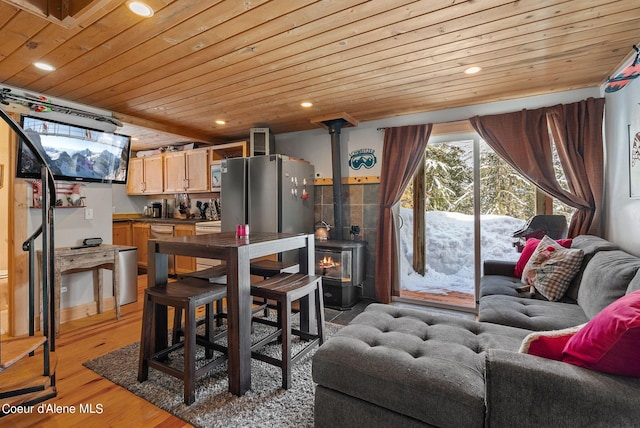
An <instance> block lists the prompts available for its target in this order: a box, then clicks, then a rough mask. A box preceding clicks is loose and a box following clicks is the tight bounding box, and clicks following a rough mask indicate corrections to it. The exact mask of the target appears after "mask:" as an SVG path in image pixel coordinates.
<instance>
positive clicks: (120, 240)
mask: <svg viewBox="0 0 640 428" xmlns="http://www.w3.org/2000/svg"><path fill="white" fill-rule="evenodd" d="M112 229H113V232H112V237H111V242H113V245H127V246H131V245H133V238H132V231H131V222H130V221H114V222H113V226H112Z"/></svg>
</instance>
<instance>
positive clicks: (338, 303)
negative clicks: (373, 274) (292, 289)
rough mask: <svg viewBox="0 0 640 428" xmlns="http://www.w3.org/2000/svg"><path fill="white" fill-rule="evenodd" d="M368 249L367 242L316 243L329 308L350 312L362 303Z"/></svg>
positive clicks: (317, 269) (319, 267)
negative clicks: (359, 302) (357, 304)
mask: <svg viewBox="0 0 640 428" xmlns="http://www.w3.org/2000/svg"><path fill="white" fill-rule="evenodd" d="M366 247H367V243H366V242H364V241H342V240H325V241H321V240H316V275H322V288H323V291H324V305H325V306H327V307H329V308H333V309H339V310H346V309H349V308H351V307H352V306H353V305H355V304H356V303H357V302H358V299H359V298H360V297H361V296H362V286H363V285H364V278H365V266H364V260H365V251H366Z"/></svg>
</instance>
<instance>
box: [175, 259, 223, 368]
mask: <svg viewBox="0 0 640 428" xmlns="http://www.w3.org/2000/svg"><path fill="white" fill-rule="evenodd" d="M191 279H199V280H202V281H207V282H210V283H213V284H226V283H227V265H226V264H224V263H221V264H219V265H216V266H212V267H210V268H207V269H202V270H197V271H194V272H189V273H182V274H179V275H178V281H182V280H191ZM213 305H214V304H213V303H212V304H210V305H209V306H207V309H206V311H207V312H206V313H207V317H205V319H204V320H199V321H198V325H201V324H202V323H203V322H206V321H207V320H208V317H209V314H216V315H215V319H216V325H217V326H218V327H220V326H222V319H223V318H225V317H226V314H224V311H223V305H222V299H220V300H217V301H216V302H215V305H216V307H215V309H214V306H213ZM181 326H182V311H181V310H179V309H176V311H175V312H174V316H173V334H172V338H173V342H174V343H175V342H177V341H178V340H179V338H180V335H181V334H182V327H181ZM207 352H208V353H209V352H210V351H209V350H207ZM207 356H209V354H207ZM209 358H210V357H209Z"/></svg>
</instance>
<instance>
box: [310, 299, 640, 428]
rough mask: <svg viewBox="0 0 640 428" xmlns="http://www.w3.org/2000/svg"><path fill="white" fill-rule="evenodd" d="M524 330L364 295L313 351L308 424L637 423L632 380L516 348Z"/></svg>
mask: <svg viewBox="0 0 640 428" xmlns="http://www.w3.org/2000/svg"><path fill="white" fill-rule="evenodd" d="M529 333H530V331H528V330H523V329H518V328H515V327H508V326H501V325H497V324H490V323H481V322H476V321H470V320H466V319H462V318H457V317H454V316H447V315H442V314H431V313H428V312H424V311H420V310H414V309H407V308H401V307H396V306H390V305H380V304H372V305H369V307H368V308H367V310H366V311H365V312H363V313H362V314H360V315H358V316H357V317H356V318H355V319H354V320H353V321H352V323H351V324H350V325H349V326H346V327H344V328H343V329H341V330H340V331H339V332H338V333H337V335H335V336H333V337H331V338H330V339H329V340H328V341H327V342H325V343H324V344H323V345H322V346H321V347H320V348H319V349H318V351H317V352H316V354H315V355H314V357H313V379H314V381H315V382H316V383H317V385H316V394H315V401H314V405H315V407H314V425H315V427H318V428H320V427H335V426H348V427H354V428H355V427H363V428H365V427H366V428H369V427H389V428H392V427H393V428H395V427H403V428H404V427H447V428H448V427H451V428H454V427H455V428H459V427H465V428H467V427H485V426H486V427H491V428H513V427H518V428H540V427H554V428H573V427H577V426H579V427H607V428H608V427H616V428H623V427H637V426H638V421H640V406H638V403H640V379H638V378H633V377H626V376H619V375H612V374H608V373H602V372H599V371H595V370H589V369H586V368H583V367H579V366H576V365H572V364H568V363H564V362H561V361H555V360H552V359H547V358H541V357H537V356H534V355H527V354H523V353H519V352H517V351H518V350H519V349H520V346H521V343H522V341H523V339H524V338H525V337H526V336H527V335H528V334H529Z"/></svg>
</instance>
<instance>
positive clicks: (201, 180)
mask: <svg viewBox="0 0 640 428" xmlns="http://www.w3.org/2000/svg"><path fill="white" fill-rule="evenodd" d="M164 156H165V161H164V190H165V192H169V193H172V192H173V193H176V192H208V191H209V149H208V148H204V149H193V150H185V151H181V152H172V153H166V154H165V155H164Z"/></svg>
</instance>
